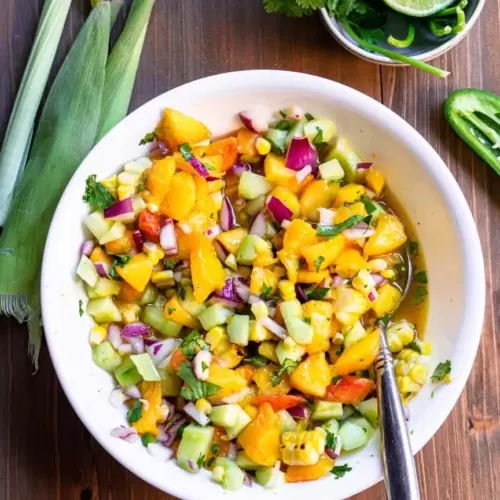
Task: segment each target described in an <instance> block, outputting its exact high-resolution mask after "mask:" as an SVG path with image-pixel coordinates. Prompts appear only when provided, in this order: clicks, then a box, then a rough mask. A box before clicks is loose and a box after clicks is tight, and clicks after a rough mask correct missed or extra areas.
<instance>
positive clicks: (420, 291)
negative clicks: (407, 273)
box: [412, 286, 429, 306]
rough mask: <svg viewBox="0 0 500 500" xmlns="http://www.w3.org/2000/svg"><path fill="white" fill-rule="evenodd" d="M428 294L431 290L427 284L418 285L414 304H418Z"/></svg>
mask: <svg viewBox="0 0 500 500" xmlns="http://www.w3.org/2000/svg"><path fill="white" fill-rule="evenodd" d="M428 294H429V292H428V291H427V288H425V286H418V287H417V288H416V290H415V297H413V300H412V304H413V305H414V306H418V305H419V304H421V303H422V302H423V301H424V300H425V296H426V295H428Z"/></svg>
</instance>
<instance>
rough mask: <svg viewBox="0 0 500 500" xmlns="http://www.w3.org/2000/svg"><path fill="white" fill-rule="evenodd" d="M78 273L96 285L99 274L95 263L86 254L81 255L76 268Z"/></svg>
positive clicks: (88, 283) (91, 284)
mask: <svg viewBox="0 0 500 500" xmlns="http://www.w3.org/2000/svg"><path fill="white" fill-rule="evenodd" d="M76 274H77V275H78V276H80V278H82V280H83V281H84V282H85V283H87V285H89V286H91V287H92V288H93V287H95V285H96V283H97V280H98V279H99V274H98V273H97V271H96V268H95V266H94V264H93V263H92V261H91V260H90V259H89V258H88V257H87V256H86V255H82V256H81V258H80V262H79V263H78V267H77V268H76Z"/></svg>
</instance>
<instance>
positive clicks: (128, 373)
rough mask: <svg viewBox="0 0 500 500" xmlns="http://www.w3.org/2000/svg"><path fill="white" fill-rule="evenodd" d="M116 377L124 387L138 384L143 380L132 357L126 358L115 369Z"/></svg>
mask: <svg viewBox="0 0 500 500" xmlns="http://www.w3.org/2000/svg"><path fill="white" fill-rule="evenodd" d="M115 378H116V380H117V381H118V383H119V384H120V386H121V387H123V388H126V387H129V386H130V385H135V384H138V383H139V382H140V381H141V380H142V377H141V374H140V373H139V372H138V370H137V367H136V366H135V364H134V362H133V361H132V360H131V359H130V358H127V359H125V360H124V361H123V363H122V364H121V365H120V366H119V367H118V368H117V369H116V370H115Z"/></svg>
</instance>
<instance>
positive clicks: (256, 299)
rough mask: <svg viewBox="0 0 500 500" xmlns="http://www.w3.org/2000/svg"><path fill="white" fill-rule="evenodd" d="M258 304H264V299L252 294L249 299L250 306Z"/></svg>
mask: <svg viewBox="0 0 500 500" xmlns="http://www.w3.org/2000/svg"><path fill="white" fill-rule="evenodd" d="M257 302H262V299H261V298H260V297H259V296H258V295H253V294H252V293H251V294H250V296H249V297H248V303H249V304H256V303H257Z"/></svg>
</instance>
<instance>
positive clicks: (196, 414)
mask: <svg viewBox="0 0 500 500" xmlns="http://www.w3.org/2000/svg"><path fill="white" fill-rule="evenodd" d="M183 410H184V413H185V414H186V415H189V416H190V417H191V418H192V419H193V420H194V421H195V422H196V423H198V424H200V425H201V426H203V427H204V426H205V425H207V424H208V423H209V422H210V419H209V418H208V417H207V416H206V415H205V414H204V413H202V412H201V411H200V410H198V408H196V406H195V405H194V404H193V403H188V404H187V405H186V406H185V407H184V408H183Z"/></svg>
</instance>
